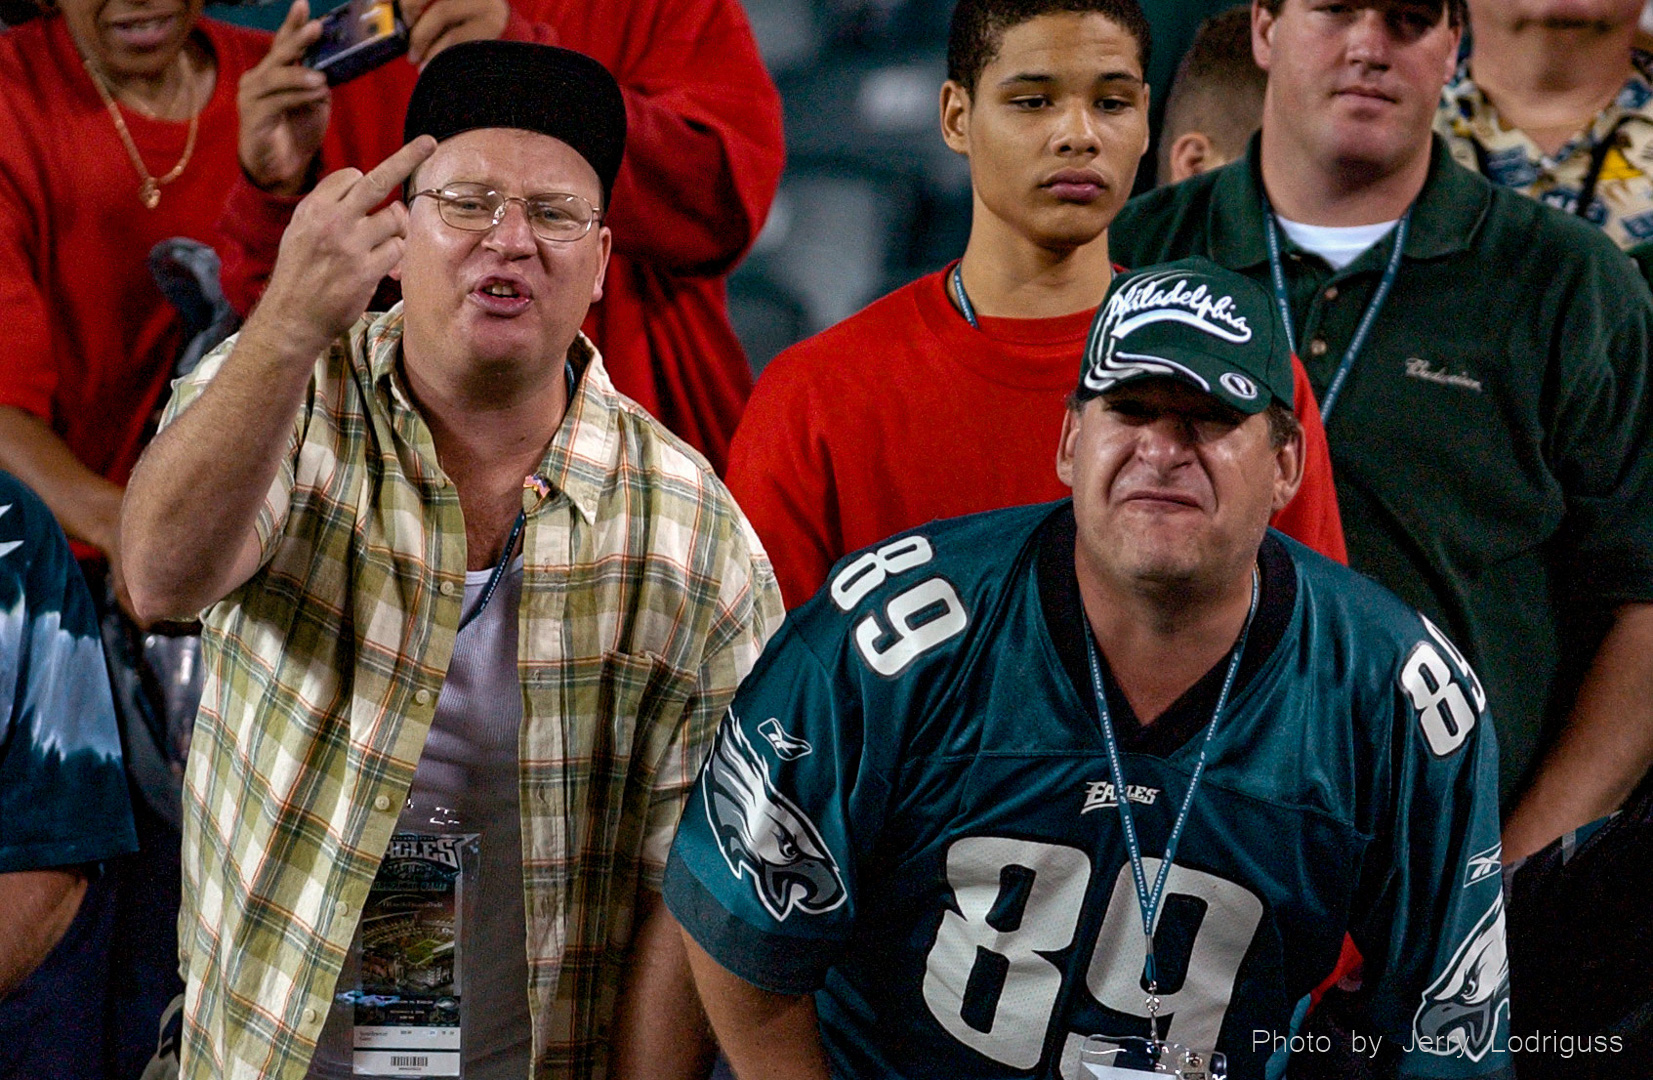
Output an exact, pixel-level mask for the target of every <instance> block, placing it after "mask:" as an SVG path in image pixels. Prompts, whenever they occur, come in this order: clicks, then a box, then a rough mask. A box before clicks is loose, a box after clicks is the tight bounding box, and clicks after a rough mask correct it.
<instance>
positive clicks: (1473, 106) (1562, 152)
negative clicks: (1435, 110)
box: [1441, 49, 1653, 169]
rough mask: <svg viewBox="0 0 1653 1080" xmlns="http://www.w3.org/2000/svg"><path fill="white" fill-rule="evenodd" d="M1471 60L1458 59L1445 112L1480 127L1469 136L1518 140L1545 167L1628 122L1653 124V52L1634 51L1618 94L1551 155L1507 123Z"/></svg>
mask: <svg viewBox="0 0 1653 1080" xmlns="http://www.w3.org/2000/svg"><path fill="white" fill-rule="evenodd" d="M1471 59H1472V57H1468V56H1466V57H1464V58H1463V59H1462V60H1460V61H1458V69H1457V71H1456V72H1455V73H1454V74H1453V76H1452V79H1451V81H1449V82H1448V83H1447V84H1446V87H1445V89H1443V90H1442V91H1441V112H1442V113H1443V114H1444V115H1445V116H1446V117H1447V118H1448V121H1449V122H1453V121H1456V122H1459V123H1461V124H1468V125H1472V126H1473V129H1474V130H1472V131H1471V132H1470V133H1469V137H1470V138H1474V139H1477V140H1478V141H1480V142H1483V143H1485V142H1486V141H1488V140H1489V139H1493V138H1509V139H1515V140H1518V141H1519V145H1520V147H1521V149H1522V151H1523V153H1524V154H1525V155H1526V157H1527V159H1528V160H1529V161H1533V162H1537V163H1538V164H1539V165H1540V166H1541V167H1543V168H1546V169H1554V168H1556V167H1558V166H1560V165H1561V164H1562V163H1564V162H1566V161H1567V160H1568V159H1570V158H1572V157H1573V156H1574V155H1575V154H1579V153H1583V154H1585V155H1589V154H1590V153H1591V152H1592V151H1593V150H1594V148H1595V147H1596V145H1597V144H1598V143H1600V141H1601V140H1602V139H1605V138H1607V137H1609V136H1610V135H1612V133H1613V132H1614V131H1616V130H1617V129H1618V128H1620V127H1622V126H1624V125H1625V124H1628V123H1639V124H1653V116H1650V115H1649V112H1648V104H1649V103H1650V102H1653V54H1649V53H1646V52H1643V51H1642V50H1641V49H1631V50H1630V78H1629V79H1627V80H1625V83H1624V86H1623V87H1622V88H1621V89H1620V90H1619V92H1618V96H1617V97H1615V98H1614V99H1613V100H1612V101H1610V102H1608V103H1607V107H1606V108H1604V109H1602V110H1601V112H1599V113H1597V114H1596V118H1595V120H1593V121H1592V122H1591V123H1590V126H1589V128H1588V129H1586V130H1584V131H1581V132H1579V133H1578V134H1577V135H1576V136H1574V137H1573V138H1571V139H1569V140H1568V141H1567V143H1566V145H1564V146H1562V147H1561V149H1559V150H1557V151H1556V152H1555V153H1554V154H1550V155H1548V156H1546V155H1545V154H1544V152H1543V151H1542V150H1540V149H1539V148H1538V144H1537V143H1535V142H1533V141H1532V139H1531V138H1529V137H1528V136H1527V134H1526V132H1524V131H1521V130H1520V129H1518V128H1512V127H1508V126H1507V125H1505V123H1504V120H1503V117H1501V116H1500V115H1499V114H1498V108H1497V106H1495V105H1494V104H1493V103H1492V102H1491V101H1490V100H1489V99H1488V98H1487V96H1486V94H1485V93H1484V92H1482V90H1481V88H1480V87H1479V86H1478V85H1476V83H1475V79H1474V77H1473V76H1472V75H1471V74H1470V70H1469V65H1470V60H1471Z"/></svg>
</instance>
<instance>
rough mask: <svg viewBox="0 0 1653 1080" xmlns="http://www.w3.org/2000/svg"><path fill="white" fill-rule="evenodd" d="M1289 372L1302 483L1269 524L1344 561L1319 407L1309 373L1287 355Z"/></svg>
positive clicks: (1340, 521) (1339, 518)
mask: <svg viewBox="0 0 1653 1080" xmlns="http://www.w3.org/2000/svg"><path fill="white" fill-rule="evenodd" d="M1291 373H1292V402H1293V405H1292V411H1293V412H1294V413H1295V414H1296V416H1297V422H1298V423H1299V424H1301V425H1302V426H1303V484H1302V486H1301V487H1299V488H1298V489H1297V494H1296V495H1295V496H1294V497H1293V498H1292V500H1291V502H1289V503H1287V504H1286V505H1285V507H1284V508H1283V509H1282V510H1281V511H1280V512H1279V513H1277V514H1275V515H1274V519H1273V521H1271V522H1270V524H1271V525H1273V526H1274V527H1275V528H1276V529H1279V530H1280V531H1281V532H1283V533H1285V534H1286V535H1287V536H1289V537H1291V538H1292V539H1293V540H1296V541H1298V542H1300V543H1303V544H1306V545H1308V546H1309V547H1311V548H1313V549H1314V550H1316V551H1318V552H1320V554H1322V555H1324V556H1326V558H1328V559H1334V560H1336V561H1337V562H1340V563H1347V562H1348V561H1349V550H1348V548H1347V547H1346V546H1345V544H1344V542H1343V518H1342V516H1341V515H1340V514H1339V513H1338V509H1337V488H1336V487H1335V486H1334V485H1333V483H1332V455H1331V449H1330V447H1329V446H1328V445H1327V443H1326V428H1325V425H1324V424H1323V423H1322V422H1321V419H1320V406H1319V405H1317V404H1316V403H1315V400H1314V387H1312V386H1311V385H1309V373H1308V372H1307V371H1305V370H1304V369H1303V362H1302V361H1301V360H1299V359H1297V357H1295V356H1293V357H1292V358H1291Z"/></svg>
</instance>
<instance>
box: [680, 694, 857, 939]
mask: <svg viewBox="0 0 1653 1080" xmlns="http://www.w3.org/2000/svg"><path fill="white" fill-rule="evenodd" d="M776 726H777V728H778V727H779V725H778V724H777V725H776ZM799 756H802V755H799ZM700 782H701V784H702V785H704V795H705V800H706V820H707V821H708V822H710V824H711V826H712V833H713V835H715V836H716V837H717V842H718V850H719V851H721V852H722V853H723V861H724V862H725V863H727V864H728V866H729V872H730V873H732V874H734V875H735V878H736V879H737V880H738V879H740V878H742V877H745V876H747V875H750V876H751V878H752V886H753V889H754V890H755V891H756V893H757V897H758V902H759V903H761V904H762V905H763V907H764V910H765V911H767V912H769V914H770V915H772V916H774V918H775V920H776V921H777V922H784V921H786V917H787V916H788V915H790V914H792V913H793V912H794V911H801V912H803V913H804V914H805V915H822V914H825V913H826V912H828V911H831V910H833V909H834V908H836V907H838V906H839V905H840V904H842V903H843V902H844V900H845V899H847V897H848V892H847V891H846V890H845V888H844V875H843V873H842V872H841V871H840V870H839V869H838V863H837V861H836V860H835V859H833V857H832V853H831V852H829V851H827V847H826V841H824V840H823V839H821V833H820V830H819V829H817V828H816V827H815V823H814V822H812V821H810V820H809V817H808V816H807V815H806V814H805V813H804V812H803V811H802V810H800V809H798V807H797V806H795V805H794V804H793V803H792V801H791V800H790V799H788V798H787V797H786V796H784V795H782V794H781V793H780V792H779V791H777V790H775V785H774V782H773V781H772V780H770V778H769V764H768V762H766V761H764V760H763V758H761V757H759V756H758V752H757V751H756V750H755V749H753V747H752V744H751V742H749V741H748V740H747V738H746V733H745V732H744V731H742V730H741V726H740V721H739V720H738V719H737V718H736V717H735V714H734V712H733V711H731V712H730V713H729V715H728V718H727V719H726V720H725V722H724V724H723V727H722V728H721V729H720V730H719V731H718V736H717V743H716V744H715V745H714V746H713V747H712V754H711V757H710V758H709V759H708V760H707V762H706V769H705V771H704V772H702V773H701V774H700Z"/></svg>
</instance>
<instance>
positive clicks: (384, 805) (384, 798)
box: [373, 795, 390, 810]
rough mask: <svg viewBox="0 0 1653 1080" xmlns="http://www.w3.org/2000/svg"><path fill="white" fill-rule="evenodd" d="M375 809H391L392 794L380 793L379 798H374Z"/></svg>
mask: <svg viewBox="0 0 1653 1080" xmlns="http://www.w3.org/2000/svg"><path fill="white" fill-rule="evenodd" d="M373 809H375V810H389V809H390V796H389V795H380V796H379V797H378V798H377V799H374V800H373Z"/></svg>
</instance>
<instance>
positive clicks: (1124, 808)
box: [1085, 567, 1259, 1039]
mask: <svg viewBox="0 0 1653 1080" xmlns="http://www.w3.org/2000/svg"><path fill="white" fill-rule="evenodd" d="M1258 591H1259V589H1258V572H1257V570H1256V568H1255V567H1253V568H1252V571H1251V607H1250V608H1249V609H1248V610H1247V611H1246V614H1245V625H1244V626H1242V627H1241V628H1240V636H1239V638H1238V639H1237V640H1236V641H1235V642H1234V649H1233V651H1232V652H1231V653H1230V654H1229V660H1228V674H1227V675H1226V676H1224V677H1223V688H1222V692H1221V693H1220V694H1218V695H1217V707H1216V708H1215V709H1213V710H1212V711H1211V722H1210V723H1209V724H1207V725H1206V727H1205V739H1204V741H1203V742H1201V743H1200V756H1199V760H1198V761H1196V762H1195V763H1194V775H1193V776H1192V777H1190V778H1189V780H1188V791H1187V793H1186V794H1185V795H1183V797H1182V807H1181V808H1180V809H1179V810H1178V811H1177V819H1176V822H1175V823H1174V824H1173V825H1172V826H1171V836H1170V838H1169V839H1167V840H1166V841H1165V855H1164V857H1163V858H1162V859H1161V860H1160V864H1159V872H1158V873H1157V874H1155V875H1154V885H1153V888H1152V889H1150V888H1149V887H1148V875H1147V872H1146V871H1145V870H1144V869H1143V867H1142V844H1141V843H1140V842H1139V841H1138V840H1137V838H1136V821H1135V819H1134V818H1133V817H1132V814H1131V805H1130V804H1131V800H1130V799H1129V798H1128V797H1127V795H1126V790H1127V789H1126V785H1125V770H1124V768H1123V767H1122V766H1121V765H1120V761H1119V739H1118V737H1117V736H1115V735H1114V730H1113V721H1112V719H1111V718H1110V717H1109V715H1108V695H1107V694H1106V693H1105V692H1104V691H1103V689H1102V668H1101V665H1100V664H1098V663H1097V660H1096V635H1095V634H1094V633H1092V632H1090V631H1089V623H1088V621H1087V624H1086V630H1087V632H1086V634H1085V648H1086V651H1087V652H1088V653H1089V658H1090V665H1091V688H1092V689H1093V690H1094V691H1095V692H1096V711H1097V714H1098V719H1099V720H1100V721H1101V723H1102V742H1103V744H1104V745H1105V746H1106V747H1107V749H1108V768H1109V769H1111V770H1112V771H1113V786H1114V805H1115V806H1117V807H1118V808H1119V824H1120V827H1121V828H1122V830H1123V831H1124V833H1125V851H1126V853H1127V854H1129V855H1130V857H1131V878H1132V880H1133V881H1135V883H1136V902H1137V906H1138V907H1139V908H1140V909H1141V911H1142V935H1143V937H1144V938H1146V939H1147V949H1146V952H1145V955H1144V959H1143V964H1142V978H1143V980H1144V981H1145V982H1147V984H1148V1030H1149V1037H1150V1038H1153V1039H1158V1038H1159V1027H1158V1023H1157V1021H1156V1019H1155V1017H1156V1014H1157V1013H1158V1012H1159V978H1158V973H1157V972H1156V970H1155V967H1154V924H1155V923H1156V922H1157V921H1158V920H1159V907H1160V902H1161V901H1162V900H1164V899H1165V879H1166V877H1167V876H1168V875H1169V874H1170V872H1171V860H1173V859H1175V858H1176V855H1177V844H1178V843H1180V842H1181V840H1182V829H1183V826H1184V825H1187V824H1188V809H1189V807H1191V806H1192V805H1193V804H1194V790H1195V789H1196V788H1198V787H1199V786H1200V777H1201V776H1203V775H1204V774H1205V762H1206V757H1207V754H1208V752H1209V751H1210V749H1211V736H1212V735H1214V734H1216V731H1217V719H1218V718H1219V717H1220V716H1222V712H1223V706H1224V705H1226V704H1228V692H1229V690H1231V689H1232V688H1233V686H1234V676H1235V675H1237V674H1238V673H1239V670H1240V657H1241V656H1242V655H1244V653H1245V641H1246V637H1247V636H1248V635H1249V634H1250V633H1251V620H1252V618H1253V617H1254V616H1255V615H1256V614H1257V594H1258Z"/></svg>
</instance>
